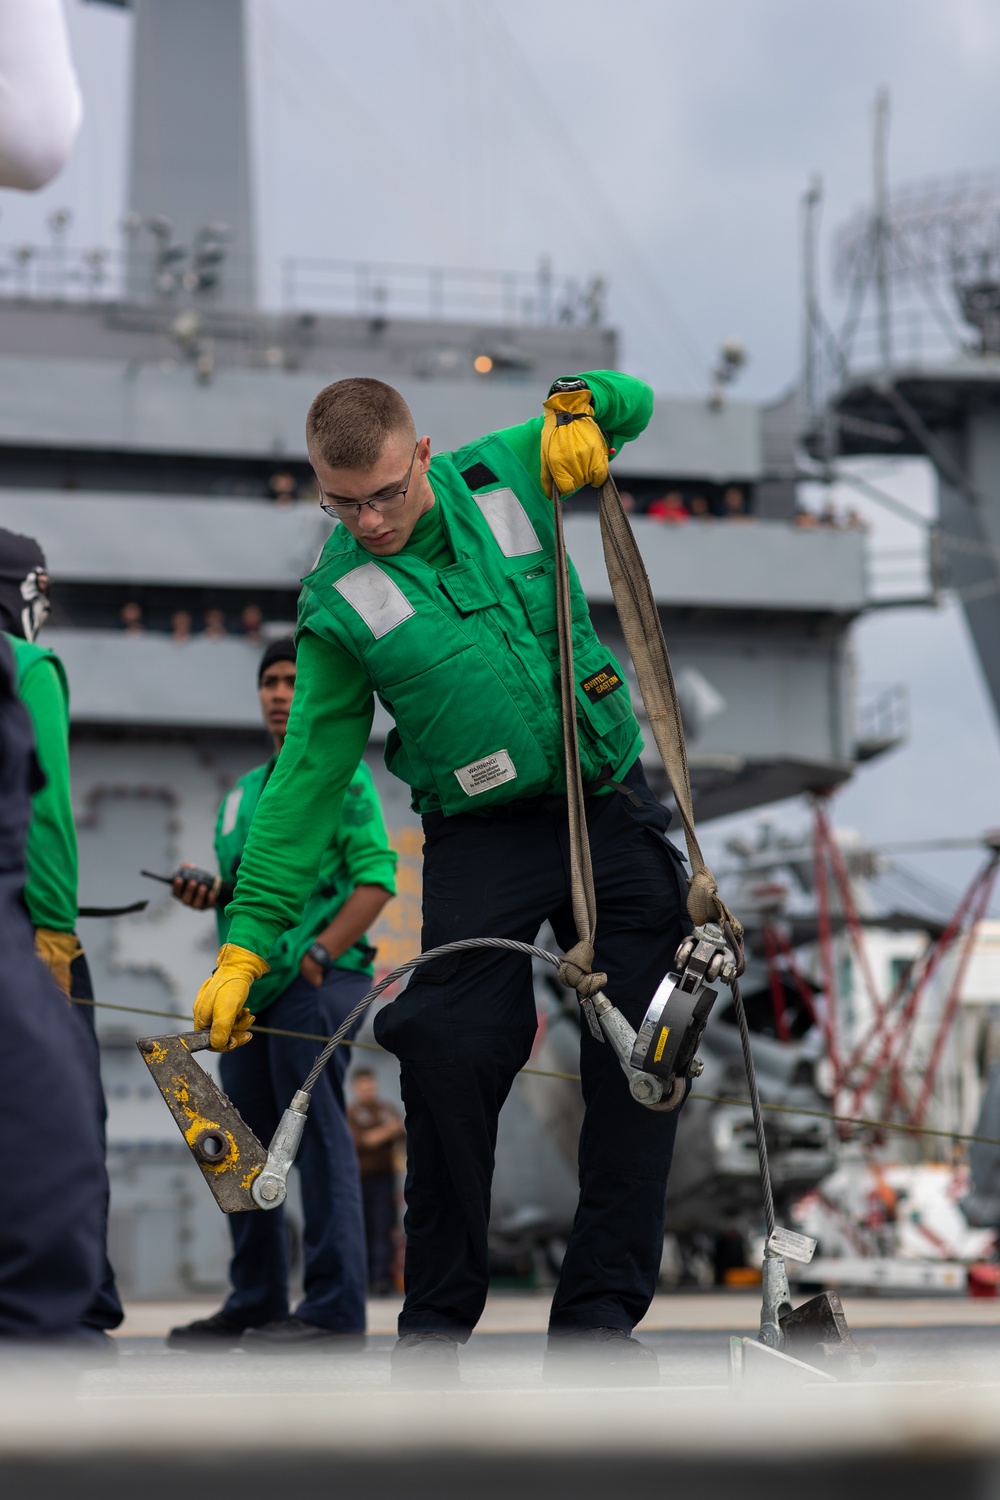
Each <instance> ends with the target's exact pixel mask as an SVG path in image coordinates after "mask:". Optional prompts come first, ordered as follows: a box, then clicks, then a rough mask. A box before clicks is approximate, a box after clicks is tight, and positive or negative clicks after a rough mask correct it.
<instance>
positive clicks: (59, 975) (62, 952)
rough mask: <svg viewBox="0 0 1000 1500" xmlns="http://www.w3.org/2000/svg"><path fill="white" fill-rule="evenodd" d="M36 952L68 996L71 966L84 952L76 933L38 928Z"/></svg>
mask: <svg viewBox="0 0 1000 1500" xmlns="http://www.w3.org/2000/svg"><path fill="white" fill-rule="evenodd" d="M35 952H36V953H37V954H38V957H39V958H40V959H41V960H42V963H43V964H44V965H45V967H46V968H47V969H48V971H49V973H50V974H51V975H52V978H53V979H54V980H55V982H56V984H57V985H58V986H59V988H60V989H61V990H62V992H63V994H64V995H67V996H68V995H69V992H70V987H71V984H72V976H71V975H70V972H69V966H70V964H71V963H72V962H73V960H74V958H76V957H77V955H78V954H80V953H82V952H83V949H82V948H81V947H80V939H79V938H78V937H77V935H76V933H75V932H53V930H52V928H51V927H36V928H35Z"/></svg>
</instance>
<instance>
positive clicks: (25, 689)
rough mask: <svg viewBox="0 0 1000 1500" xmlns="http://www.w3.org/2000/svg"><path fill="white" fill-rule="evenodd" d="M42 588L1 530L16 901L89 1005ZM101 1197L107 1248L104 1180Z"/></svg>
mask: <svg viewBox="0 0 1000 1500" xmlns="http://www.w3.org/2000/svg"><path fill="white" fill-rule="evenodd" d="M48 586H49V580H48V570H47V567H46V563H45V555H44V553H43V552H42V549H41V547H40V546H39V545H38V543H37V542H36V541H35V539H34V537H27V536H19V535H18V534H17V533H15V532H11V531H6V530H3V529H2V528H0V629H2V630H3V631H4V633H5V635H6V637H7V641H8V643H9V645H10V647H11V650H12V651H13V653H14V666H15V670H16V672H17V690H18V693H19V695H20V698H21V701H22V702H23V704H24V706H25V708H26V709H27V710H28V717H29V718H30V719H31V726H32V729H33V730H34V732H35V748H36V751H37V754H38V760H39V763H40V765H41V768H42V771H43V773H44V776H45V784H44V786H43V787H42V788H41V789H40V790H39V791H37V792H35V794H34V795H33V797H32V799H31V822H30V823H29V825H28V837H27V841H26V844H25V851H24V864H25V884H24V901H25V905H26V906H27V908H28V916H29V917H30V918H31V925H32V927H33V928H34V930H35V952H36V953H37V954H38V956H39V958H40V959H41V960H42V961H43V963H45V964H46V966H47V967H48V969H49V971H50V973H51V974H52V977H53V979H54V980H55V981H56V983H57V984H58V986H59V988H60V989H61V990H62V992H63V994H64V995H67V996H70V997H72V998H73V999H74V1000H80V1001H89V1000H93V998H94V991H93V987H92V984H91V980H90V970H89V969H88V967H87V958H86V955H85V953H84V951H83V948H82V946H81V944H80V939H79V938H78V937H77V935H76V923H77V917H78V914H79V913H78V907H77V882H78V877H79V860H78V856H77V844H76V824H75V822H74V820H73V803H72V799H71V795H70V771H69V684H68V682H67V680H66V672H65V670H64V668H63V664H62V662H61V661H60V660H59V658H58V656H56V654H55V652H53V651H49V650H47V649H46V647H44V646H41V645H39V644H38V642H37V641H36V639H35V637H36V636H37V634H38V632H39V630H40V629H41V627H42V625H43V624H44V622H45V620H46V618H47V616H48V612H49V604H48ZM71 1010H72V1013H73V1017H74V1022H75V1024H76V1026H77V1031H78V1034H79V1038H80V1045H81V1048H82V1050H83V1053H84V1055H85V1056H86V1058H87V1060H88V1070H89V1074H90V1078H91V1085H92V1092H93V1102H94V1109H95V1111H96V1113H97V1116H98V1120H99V1123H100V1133H101V1140H102V1147H103V1140H104V1126H105V1121H106V1118H107V1106H106V1103H105V1099H104V1089H103V1087H102V1084H101V1059H100V1049H99V1047H98V1045H97V1033H96V1030H95V1026H94V1010H93V1006H92V1005H88V1004H81V1005H73V1006H71ZM102 1194H103V1199H104V1210H103V1234H104V1239H105V1240H106V1239H107V1211H108V1199H109V1186H108V1180H107V1173H106V1172H105V1173H104V1181H103V1186H102ZM103 1260H104V1269H103V1272H102V1276H101V1284H100V1286H99V1288H98V1291H97V1294H96V1296H95V1298H94V1300H93V1303H92V1305H91V1307H90V1308H89V1310H88V1313H87V1316H86V1318H85V1319H84V1326H85V1328H89V1329H91V1330H93V1332H94V1335H95V1337H96V1336H98V1333H99V1331H100V1330H104V1331H106V1330H107V1329H109V1328H117V1327H118V1325H119V1324H120V1323H121V1321H122V1319H123V1317H124V1316H125V1314H124V1312H123V1311H122V1305H121V1301H120V1299H119V1296H118V1289H117V1287H116V1285H115V1277H114V1272H113V1270H112V1269H111V1265H110V1262H109V1261H108V1258H107V1254H106V1252H104V1253H103ZM109 1342H110V1341H109Z"/></svg>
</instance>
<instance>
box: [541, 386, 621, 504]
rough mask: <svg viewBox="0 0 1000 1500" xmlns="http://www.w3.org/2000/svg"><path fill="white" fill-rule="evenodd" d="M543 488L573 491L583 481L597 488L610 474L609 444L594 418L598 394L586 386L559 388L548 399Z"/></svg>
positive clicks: (549, 491)
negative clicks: (554, 487) (566, 389)
mask: <svg viewBox="0 0 1000 1500" xmlns="http://www.w3.org/2000/svg"><path fill="white" fill-rule="evenodd" d="M544 406H545V425H544V426H543V428H542V489H543V490H544V491H545V493H546V495H551V494H552V486H553V484H555V485H557V486H558V489H559V493H560V495H571V494H572V493H573V491H574V490H578V489H580V487H581V486H582V485H585V484H592V485H594V486H595V487H596V488H597V489H600V487H601V485H602V484H603V483H604V481H605V480H606V479H607V477H608V445H607V443H606V442H605V441H604V434H603V432H602V431H601V429H600V428H599V427H598V425H597V423H596V422H595V421H594V398H593V396H592V395H591V394H590V392H589V391H588V390H587V389H586V388H584V389H582V390H569V391H560V390H555V391H554V392H553V394H552V395H551V396H550V397H549V398H548V400H547V401H546V402H545V403H544Z"/></svg>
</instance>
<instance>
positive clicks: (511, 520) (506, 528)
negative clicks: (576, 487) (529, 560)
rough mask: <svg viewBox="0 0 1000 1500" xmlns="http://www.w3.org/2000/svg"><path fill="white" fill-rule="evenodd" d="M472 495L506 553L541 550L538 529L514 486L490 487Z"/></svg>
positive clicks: (518, 554) (525, 552)
mask: <svg viewBox="0 0 1000 1500" xmlns="http://www.w3.org/2000/svg"><path fill="white" fill-rule="evenodd" d="M472 498H473V500H475V502H476V504H477V505H478V506H479V509H480V510H481V511H482V513H483V520H484V521H485V522H486V524H487V526H488V527H489V528H490V530H491V531H492V533H493V535H494V537H495V538H496V541H497V545H498V546H499V548H500V551H501V552H502V553H503V555H504V557H527V556H528V554H529V553H531V552H541V550H542V544H541V542H540V541H539V540H538V533H537V532H536V530H535V528H534V526H532V524H531V522H530V521H529V520H528V513H527V511H526V510H525V508H524V506H523V505H522V504H521V502H520V500H519V499H518V498H517V496H516V495H515V494H514V491H513V490H491V491H490V493H489V494H488V495H473V497H472Z"/></svg>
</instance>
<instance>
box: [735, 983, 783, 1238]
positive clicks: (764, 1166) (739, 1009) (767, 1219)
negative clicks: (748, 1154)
mask: <svg viewBox="0 0 1000 1500" xmlns="http://www.w3.org/2000/svg"><path fill="white" fill-rule="evenodd" d="M729 988H730V989H731V990H732V993H733V1009H734V1010H735V1011H736V1024H737V1026H738V1027H739V1030H740V1045H741V1046H742V1048H743V1063H744V1066H745V1067H746V1073H747V1092H748V1093H749V1095H750V1111H751V1113H752V1115H753V1133H754V1137H755V1139H756V1142H757V1162H758V1165H759V1166H760V1186H761V1192H762V1193H763V1195H764V1223H765V1224H766V1225H767V1237H768V1239H770V1238H771V1236H772V1234H773V1233H774V1194H773V1192H772V1191H771V1168H770V1166H769V1165H768V1160H767V1138H766V1137H765V1135H764V1116H763V1114H762V1113H761V1107H760V1091H759V1090H758V1088H757V1068H756V1066H755V1064H754V1060H753V1048H752V1047H751V1045H750V1027H749V1026H748V1024H747V1013H746V1009H745V1007H744V1005H743V991H742V990H741V989H740V981H739V979H738V978H737V977H735V976H734V977H733V979H732V980H731V981H730V983H729Z"/></svg>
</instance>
